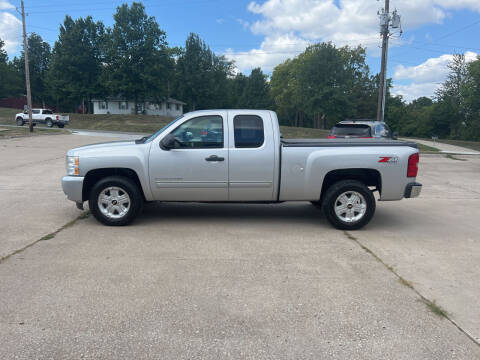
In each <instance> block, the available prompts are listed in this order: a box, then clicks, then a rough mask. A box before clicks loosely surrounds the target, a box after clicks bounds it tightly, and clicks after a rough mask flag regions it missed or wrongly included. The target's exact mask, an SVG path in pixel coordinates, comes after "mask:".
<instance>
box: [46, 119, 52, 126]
mask: <svg viewBox="0 0 480 360" xmlns="http://www.w3.org/2000/svg"><path fill="white" fill-rule="evenodd" d="M45 124H47V126H48V127H49V128H51V127H52V126H53V121H52V119H50V118H47V119H45Z"/></svg>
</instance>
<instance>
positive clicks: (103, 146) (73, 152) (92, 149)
mask: <svg viewBox="0 0 480 360" xmlns="http://www.w3.org/2000/svg"><path fill="white" fill-rule="evenodd" d="M133 146H138V145H137V144H135V140H120V141H109V142H102V143H97V144H91V145H85V146H80V147H77V148H74V149H70V150H69V151H68V155H69V156H81V155H82V154H94V153H97V152H98V151H106V152H110V151H114V150H116V149H118V148H122V150H123V149H125V148H127V147H133Z"/></svg>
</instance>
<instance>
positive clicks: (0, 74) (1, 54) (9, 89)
mask: <svg viewBox="0 0 480 360" xmlns="http://www.w3.org/2000/svg"><path fill="white" fill-rule="evenodd" d="M4 46H5V42H4V41H3V40H2V39H0V79H1V80H0V99H2V98H6V97H9V96H15V97H17V96H21V95H23V83H22V77H21V76H20V74H19V72H18V71H17V68H16V66H15V65H14V63H13V62H10V61H8V55H7V52H6V51H5V49H4Z"/></svg>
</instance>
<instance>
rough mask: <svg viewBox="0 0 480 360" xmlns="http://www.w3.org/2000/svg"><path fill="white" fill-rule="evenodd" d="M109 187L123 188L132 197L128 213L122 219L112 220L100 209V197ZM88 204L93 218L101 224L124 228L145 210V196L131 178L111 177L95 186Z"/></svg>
mask: <svg viewBox="0 0 480 360" xmlns="http://www.w3.org/2000/svg"><path fill="white" fill-rule="evenodd" d="M109 187H118V188H121V189H122V190H123V191H124V192H126V193H127V194H128V196H129V197H130V204H129V209H128V212H127V213H126V214H125V215H123V216H122V217H121V218H116V219H113V218H110V217H108V216H106V215H105V214H104V213H103V212H102V210H101V209H100V208H99V205H98V197H99V195H100V193H101V192H102V191H104V190H105V189H107V188H109ZM88 204H89V207H90V211H91V212H92V214H93V216H95V218H96V219H97V220H98V221H100V222H101V223H103V224H105V225H109V226H123V225H128V224H130V223H131V222H132V221H133V220H134V219H135V218H136V217H137V216H138V215H139V214H140V213H141V211H142V209H143V196H142V193H141V191H140V189H139V188H138V186H137V185H136V184H135V183H134V182H133V181H132V180H130V179H129V178H126V177H123V176H109V177H106V178H103V179H101V180H99V181H98V182H97V183H96V184H95V185H94V186H93V188H92V190H91V191H90V194H89V198H88ZM115 205H116V204H115Z"/></svg>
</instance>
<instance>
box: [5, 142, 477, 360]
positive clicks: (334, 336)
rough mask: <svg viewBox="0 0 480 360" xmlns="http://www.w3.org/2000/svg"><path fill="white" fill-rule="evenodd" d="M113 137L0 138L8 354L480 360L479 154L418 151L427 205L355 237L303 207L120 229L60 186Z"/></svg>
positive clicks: (161, 211)
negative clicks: (74, 166)
mask: <svg viewBox="0 0 480 360" xmlns="http://www.w3.org/2000/svg"><path fill="white" fill-rule="evenodd" d="M103 140H105V139H103V138H99V137H89V136H76V135H54V136H38V137H34V138H21V139H9V140H0V194H1V195H0V197H1V199H2V207H0V259H2V260H0V339H1V340H0V342H1V346H0V358H1V359H32V358H36V359H37V358H38V359H80V358H85V359H87V358H88V359H113V358H115V359H116V358H126V359H131V358H135V359H143V358H162V359H219V358H222V359H223V358H225V359H229V358H232V359H323V358H325V359H409V360H411V359H477V358H479V359H480V346H479V345H478V343H479V342H480V306H479V305H478V303H479V302H478V299H479V297H480V285H479V280H478V279H479V278H480V221H479V219H480V206H479V205H478V204H479V200H480V190H479V189H480V177H479V176H478V175H479V174H480V157H478V156H456V157H454V158H453V159H452V158H446V157H444V155H434V156H422V157H421V166H420V176H419V178H418V180H419V181H420V182H422V183H423V184H424V189H423V193H422V195H421V197H420V198H418V199H411V200H403V201H400V202H391V203H389V202H386V203H379V204H378V206H377V212H376V215H375V218H374V220H373V221H372V222H371V223H370V224H369V225H368V226H367V227H366V228H365V229H364V230H361V231H356V232H342V231H338V230H335V229H333V228H332V227H331V226H330V225H329V224H328V223H327V222H326V220H325V219H324V218H323V217H322V216H321V214H320V213H319V211H318V210H317V209H316V208H315V207H313V206H312V205H310V203H303V202H298V203H289V204H281V205H235V204H232V205H216V204H179V203H172V204H148V205H147V206H146V208H145V210H144V214H143V215H142V216H141V217H140V218H139V219H138V221H136V222H135V224H134V225H132V226H129V227H123V228H111V227H105V226H102V225H100V224H99V223H98V222H96V221H95V220H94V219H93V218H92V217H87V218H81V217H80V218H79V215H81V212H80V211H78V210H77V209H76V208H75V205H74V204H73V203H72V202H70V201H68V200H66V198H65V196H64V194H63V192H62V190H61V186H60V178H61V176H62V175H63V174H64V171H65V170H64V168H65V166H64V162H65V158H64V157H65V151H66V150H67V149H69V148H71V147H74V146H77V145H81V144H86V143H92V142H98V141H103ZM107 140H111V138H109V139H107ZM455 159H460V160H455ZM433 304H436V305H438V306H435V305H433ZM427 305H430V306H427ZM442 309H443V310H444V311H446V315H447V316H446V317H444V316H441V315H438V314H435V313H434V312H433V311H432V310H442Z"/></svg>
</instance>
